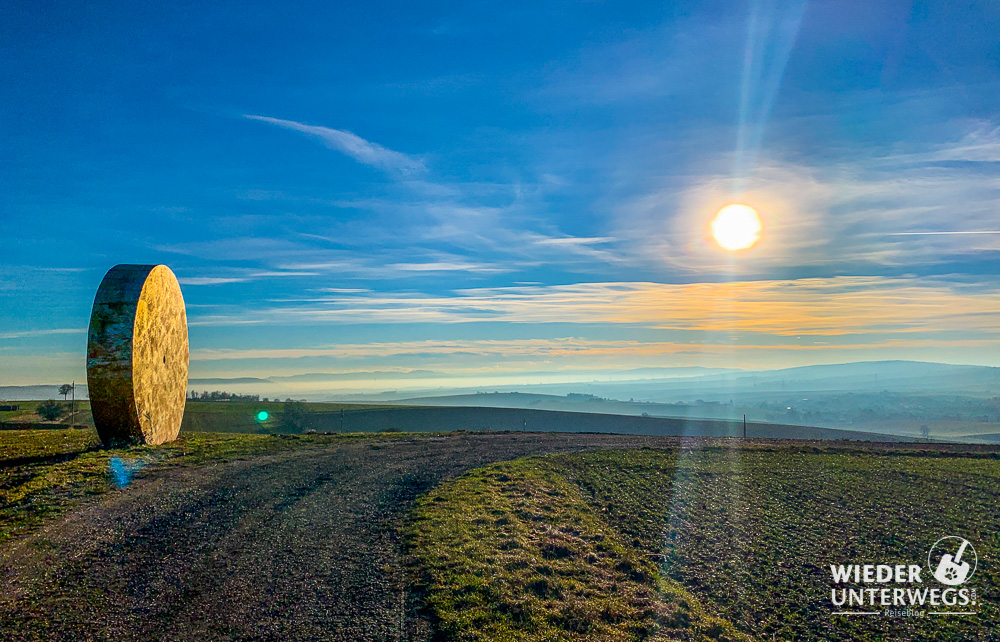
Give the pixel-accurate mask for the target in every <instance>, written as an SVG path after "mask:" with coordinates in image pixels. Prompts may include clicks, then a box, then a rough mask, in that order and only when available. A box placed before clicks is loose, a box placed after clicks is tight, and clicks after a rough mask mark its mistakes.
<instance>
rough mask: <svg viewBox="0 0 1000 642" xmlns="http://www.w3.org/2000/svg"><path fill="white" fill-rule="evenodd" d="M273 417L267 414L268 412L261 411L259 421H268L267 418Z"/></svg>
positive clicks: (258, 415) (258, 414)
mask: <svg viewBox="0 0 1000 642" xmlns="http://www.w3.org/2000/svg"><path fill="white" fill-rule="evenodd" d="M270 416H271V415H269V414H267V411H266V410H261V411H260V412H258V413H257V421H267V418H268V417H270Z"/></svg>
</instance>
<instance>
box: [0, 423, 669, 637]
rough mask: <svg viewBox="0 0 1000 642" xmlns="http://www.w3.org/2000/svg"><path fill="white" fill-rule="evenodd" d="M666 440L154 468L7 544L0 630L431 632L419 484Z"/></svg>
mask: <svg viewBox="0 0 1000 642" xmlns="http://www.w3.org/2000/svg"><path fill="white" fill-rule="evenodd" d="M668 443H676V441H675V440H674V439H671V438H662V437H629V436H616V435H574V434H558V433H556V434H530V433H529V434H520V435H516V434H515V435H511V434H506V435H505V434H496V435H468V434H466V435H454V436H448V437H434V438H419V439H402V440H392V441H378V442H376V441H366V442H354V443H345V442H341V443H331V445H330V446H329V447H325V448H321V449H318V450H316V449H313V450H309V451H300V452H292V453H288V454H284V455H280V456H271V457H260V458H257V459H253V460H250V461H237V462H232V463H228V464H222V465H215V466H203V467H196V468H174V469H165V470H160V471H156V472H153V473H151V474H149V475H148V476H146V477H145V478H144V479H142V480H141V481H139V482H137V483H136V484H134V485H132V486H130V487H128V488H126V489H124V490H121V491H116V492H113V493H109V494H108V495H105V496H103V497H102V498H101V500H100V501H99V502H94V503H91V504H89V505H85V506H83V507H81V508H79V509H77V510H75V511H73V512H71V513H69V514H68V515H67V516H64V517H63V518H62V519H60V520H59V521H58V522H56V523H53V524H52V525H50V526H49V527H47V528H45V529H44V530H43V531H42V532H40V533H38V534H36V535H34V536H32V537H30V538H27V539H25V540H22V541H19V542H16V543H14V544H12V545H11V546H10V547H9V548H8V549H7V550H4V551H2V552H0V581H2V586H3V590H2V591H0V638H2V639H4V640H20V639H47V640H51V639H72V640H81V639H136V638H140V637H141V638H144V639H199V640H204V639H251V638H252V639H275V640H278V639H280V640H292V639H296V640H315V639H333V640H399V639H420V638H424V637H426V634H427V632H426V630H425V629H426V625H425V624H423V623H422V622H421V621H420V620H419V619H418V618H408V617H407V616H406V613H407V596H406V590H405V582H404V579H403V568H402V560H401V542H400V536H399V530H398V527H399V524H400V521H401V519H402V518H403V517H404V516H405V515H406V513H407V511H408V510H409V508H410V507H411V506H412V502H413V500H414V498H415V497H416V496H417V495H418V494H420V493H421V492H423V491H424V490H426V489H428V488H430V487H432V486H433V485H435V484H437V483H439V482H440V481H442V480H443V479H445V478H448V477H451V476H454V475H456V474H459V473H461V472H463V471H465V470H467V469H469V468H472V467H476V466H480V465H482V464H484V463H487V462H491V461H499V460H504V459H512V458H515V457H519V456H523V455H526V454H533V453H542V452H556V451H574V450H580V449H589V448H595V447H613V446H642V445H647V444H648V445H653V444H663V445H666V444H668ZM404 632H405V633H404Z"/></svg>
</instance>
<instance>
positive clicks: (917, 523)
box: [408, 447, 1000, 640]
mask: <svg viewBox="0 0 1000 642" xmlns="http://www.w3.org/2000/svg"><path fill="white" fill-rule="evenodd" d="M998 506H1000V460H998V459H996V458H995V455H993V456H983V457H966V456H954V455H943V454H936V453H924V454H920V453H914V452H912V451H911V452H903V451H900V452H899V453H888V454H886V453H874V452H865V451H864V450H856V451H844V450H829V451H825V450H821V449H809V450H808V451H803V450H801V449H796V448H794V447H780V448H773V449H756V450H742V449H727V448H717V447H716V448H704V449H692V450H686V449H685V450H680V451H678V450H640V451H608V452H598V453H591V454H580V455H553V456H548V457H536V458H528V459H522V460H517V461H514V462H507V463H503V464H497V465H493V466H489V467H486V468H483V469H480V470H477V471H473V472H471V473H469V474H467V475H465V476H463V477H460V478H458V479H456V480H453V481H452V482H449V483H446V484H445V485H443V486H441V487H440V488H438V489H436V490H434V491H432V492H431V493H429V494H428V495H426V496H424V497H423V498H422V499H421V500H420V502H419V504H418V507H417V509H416V510H415V512H414V516H413V520H412V523H411V526H410V527H409V531H408V542H409V546H410V554H411V558H412V569H413V573H414V579H415V581H416V582H417V584H418V586H420V587H421V590H422V591H423V597H424V600H425V603H426V605H427V608H428V610H429V611H430V614H431V616H432V617H433V619H435V621H436V622H437V623H438V626H439V628H440V629H441V630H442V632H443V633H444V634H445V636H446V637H447V639H454V640H486V639H497V640H503V639H506V640H514V639H518V640H557V639H565V640H571V639H581V640H583V639H592V640H606V639H693V640H702V639H741V638H743V636H747V637H751V638H754V639H759V640H770V639H782V640H826V639H844V640H847V639H860V640H898V639H913V640H916V639H927V640H957V639H963V640H966V639H967V640H973V639H982V640H986V639H994V638H991V637H990V636H995V635H996V633H995V632H996V630H998V628H1000V609H998V606H1000V595H998V591H997V589H998V588H1000V565H998V562H997V559H996V554H995V551H996V550H997V549H998V547H1000V510H998ZM946 535H961V536H963V537H965V538H967V539H969V540H970V541H971V542H973V544H974V546H975V547H976V549H977V551H978V553H979V566H978V569H977V570H976V571H975V575H974V576H973V579H971V580H970V581H969V583H968V587H970V588H972V589H975V590H976V591H977V603H976V605H975V606H972V607H970V608H969V610H971V611H974V612H975V615H970V616H947V615H927V616H924V617H890V616H888V615H882V614H879V615H877V616H868V617H857V616H855V617H851V616H838V615H833V613H834V612H835V611H838V610H840V609H837V608H834V606H833V604H832V603H831V594H830V593H831V588H833V587H834V586H835V585H834V584H833V583H832V578H831V573H830V568H829V567H830V565H831V564H848V563H855V562H858V563H874V564H920V565H921V566H926V561H925V560H926V559H927V554H928V550H929V549H930V547H931V545H932V544H934V542H935V541H937V540H938V539H939V538H940V537H943V536H946ZM929 575H930V573H929V572H926V571H925V573H924V576H925V578H926V579H925V580H924V582H925V584H926V585H928V586H930V585H935V586H941V585H939V584H936V583H935V580H933V578H931V577H930V576H929ZM892 586H895V585H892ZM876 587H877V588H883V586H882V585H876ZM920 610H923V611H927V610H929V609H926V608H923V609H920ZM941 610H948V609H941ZM951 610H956V609H955V608H952V609H951Z"/></svg>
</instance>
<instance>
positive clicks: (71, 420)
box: [69, 381, 76, 428]
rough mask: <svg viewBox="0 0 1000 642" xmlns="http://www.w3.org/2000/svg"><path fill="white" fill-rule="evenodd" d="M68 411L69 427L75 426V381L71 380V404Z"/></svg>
mask: <svg viewBox="0 0 1000 642" xmlns="http://www.w3.org/2000/svg"><path fill="white" fill-rule="evenodd" d="M72 408H73V409H72V410H71V411H70V413H69V427H70V428H76V381H73V405H72Z"/></svg>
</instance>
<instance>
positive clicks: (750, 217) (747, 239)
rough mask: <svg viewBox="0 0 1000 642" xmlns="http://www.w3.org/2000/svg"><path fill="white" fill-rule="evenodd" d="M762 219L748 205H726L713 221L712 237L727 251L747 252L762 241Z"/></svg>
mask: <svg viewBox="0 0 1000 642" xmlns="http://www.w3.org/2000/svg"><path fill="white" fill-rule="evenodd" d="M760 231H761V224H760V217H758V216H757V210H755V209H754V208H752V207H749V206H747V205H726V206H725V207H723V208H722V209H721V210H719V213H718V214H716V215H715V219H714V220H713V221H712V236H714V237H715V240H716V242H717V243H718V244H719V245H721V246H722V247H724V248H725V249H727V250H745V249H747V248H748V247H750V246H752V245H753V244H754V243H756V242H757V241H758V239H760Z"/></svg>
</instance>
